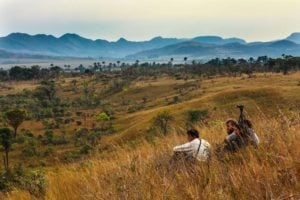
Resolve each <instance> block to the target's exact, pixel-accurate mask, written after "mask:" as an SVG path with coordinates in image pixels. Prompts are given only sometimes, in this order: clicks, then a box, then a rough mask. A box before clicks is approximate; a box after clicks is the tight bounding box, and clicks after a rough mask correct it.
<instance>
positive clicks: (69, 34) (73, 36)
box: [60, 33, 83, 39]
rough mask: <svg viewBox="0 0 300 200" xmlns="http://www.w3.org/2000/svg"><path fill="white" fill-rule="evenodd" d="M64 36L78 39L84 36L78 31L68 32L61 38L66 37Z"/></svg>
mask: <svg viewBox="0 0 300 200" xmlns="http://www.w3.org/2000/svg"><path fill="white" fill-rule="evenodd" d="M64 38H68V39H78V38H83V37H81V36H80V35H78V34H76V33H66V34H64V35H62V36H61V37H60V39H64Z"/></svg>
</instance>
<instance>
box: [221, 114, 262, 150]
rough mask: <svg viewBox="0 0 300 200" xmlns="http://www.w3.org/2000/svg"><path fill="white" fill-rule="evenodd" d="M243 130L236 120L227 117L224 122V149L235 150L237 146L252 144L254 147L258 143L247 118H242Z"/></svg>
mask: <svg viewBox="0 0 300 200" xmlns="http://www.w3.org/2000/svg"><path fill="white" fill-rule="evenodd" d="M244 124H245V130H244V132H243V131H242V129H241V127H240V126H239V124H238V122H237V121H235V120H234V119H229V120H227V122H226V129H227V134H228V135H227V137H226V138H225V149H226V150H229V151H236V150H237V149H239V148H242V147H245V146H247V145H248V144H252V145H254V146H255V147H257V146H258V144H259V142H260V141H259V138H258V136H257V134H256V133H255V132H254V130H253V129H252V123H251V122H250V121H249V120H244Z"/></svg>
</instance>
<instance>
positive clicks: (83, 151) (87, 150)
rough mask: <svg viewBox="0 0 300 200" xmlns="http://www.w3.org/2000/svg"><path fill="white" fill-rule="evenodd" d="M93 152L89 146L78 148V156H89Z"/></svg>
mask: <svg viewBox="0 0 300 200" xmlns="http://www.w3.org/2000/svg"><path fill="white" fill-rule="evenodd" d="M92 150H93V147H92V146H91V145H89V144H85V145H84V146H83V147H81V148H80V150H79V153H80V154H89V153H90V152H91V151H92Z"/></svg>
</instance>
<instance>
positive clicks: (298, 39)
mask: <svg viewBox="0 0 300 200" xmlns="http://www.w3.org/2000/svg"><path fill="white" fill-rule="evenodd" d="M286 39H287V40H290V41H292V42H295V43H297V44H300V33H292V34H291V35H290V36H289V37H287V38H286Z"/></svg>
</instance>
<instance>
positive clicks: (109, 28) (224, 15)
mask: <svg viewBox="0 0 300 200" xmlns="http://www.w3.org/2000/svg"><path fill="white" fill-rule="evenodd" d="M11 32H26V33H30V34H37V33H47V34H53V35H55V36H61V35H62V34H64V33H67V32H71V33H78V34H80V35H82V36H84V37H88V38H93V39H95V38H105V39H108V40H116V39H118V38H120V37H125V38H126V39H129V40H145V39H150V38H152V37H154V36H158V35H161V36H163V37H193V36H199V35H220V36H224V37H232V36H237V37H242V38H244V39H246V40H247V41H255V40H261V41H266V40H272V39H277V38H284V37H286V36H287V35H289V34H290V33H292V32H300V0H0V36H5V35H7V34H9V33H11Z"/></svg>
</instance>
